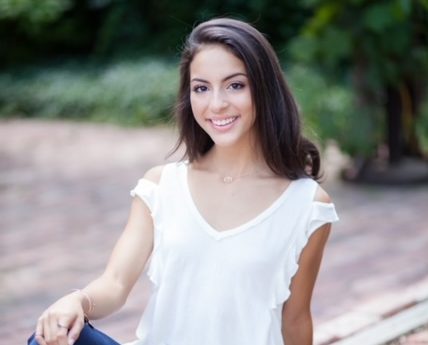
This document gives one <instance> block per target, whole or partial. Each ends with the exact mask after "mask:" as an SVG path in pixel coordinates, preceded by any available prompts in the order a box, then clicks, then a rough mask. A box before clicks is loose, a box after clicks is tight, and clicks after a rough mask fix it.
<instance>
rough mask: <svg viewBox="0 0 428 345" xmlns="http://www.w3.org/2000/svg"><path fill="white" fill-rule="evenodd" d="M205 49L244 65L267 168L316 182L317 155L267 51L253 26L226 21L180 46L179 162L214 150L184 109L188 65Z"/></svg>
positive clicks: (199, 30) (206, 26) (204, 27)
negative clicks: (228, 55)
mask: <svg viewBox="0 0 428 345" xmlns="http://www.w3.org/2000/svg"><path fill="white" fill-rule="evenodd" d="M206 44H218V45H221V46H223V47H225V48H226V49H227V50H228V51H230V52H231V53H232V54H234V55H235V56H236V57H237V58H239V59H240V60H241V61H242V62H243V63H244V65H245V68H246V71H247V75H248V79H249V84H250V90H251V95H252V99H253V102H254V105H255V130H256V133H257V136H258V141H259V144H260V145H261V150H262V153H263V156H264V159H265V161H266V164H267V165H268V166H269V168H270V169H271V170H272V171H273V172H274V173H275V174H277V175H279V176H284V177H287V178H289V179H291V180H295V179H298V178H300V177H304V176H307V177H311V178H314V179H319V177H320V176H319V173H320V154H319V151H318V149H317V147H316V146H315V145H314V144H313V143H312V142H311V141H309V140H308V139H306V138H304V137H303V136H302V134H301V121H300V116H299V111H298V107H297V104H296V102H295V100H294V97H293V95H292V94H291V92H290V89H289V87H288V85H287V83H286V81H285V79H284V76H283V73H282V70H281V66H280V63H279V60H278V58H277V56H276V54H275V52H274V50H273V48H272V46H271V45H270V43H269V42H268V41H267V39H266V38H265V37H264V36H263V35H262V34H261V33H260V32H259V31H258V30H257V29H255V28H254V27H253V26H251V25H250V24H248V23H245V22H243V21H240V20H235V19H230V18H216V19H211V20H209V21H206V22H203V23H201V24H199V25H197V26H196V27H195V28H194V29H193V31H192V32H191V33H190V35H189V36H188V37H187V40H186V42H185V44H184V47H183V50H182V55H181V62H180V84H179V91H178V98H177V103H176V107H175V117H176V121H177V125H178V130H179V138H178V141H177V145H176V148H175V151H176V150H177V149H178V148H179V147H180V146H181V145H182V144H184V145H185V157H186V158H187V159H188V160H189V161H190V162H192V161H194V160H195V159H198V158H199V157H201V156H203V155H204V154H205V153H206V152H207V151H208V150H209V149H210V148H211V147H212V146H213V145H214V143H213V141H212V140H211V138H210V137H209V135H208V134H207V133H206V132H205V131H204V130H203V129H202V128H201V127H200V126H199V125H198V123H197V122H196V120H195V118H194V116H193V112H192V108H191V104H190V65H191V63H192V60H193V58H194V56H195V55H196V54H197V53H198V52H199V51H200V49H201V48H202V47H203V45H206Z"/></svg>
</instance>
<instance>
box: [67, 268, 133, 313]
mask: <svg viewBox="0 0 428 345" xmlns="http://www.w3.org/2000/svg"><path fill="white" fill-rule="evenodd" d="M128 290H129V289H127V288H125V287H124V286H123V285H122V284H120V283H119V282H118V281H115V280H114V279H112V278H111V277H109V276H107V275H105V274H104V275H102V276H100V277H99V278H97V279H95V280H94V281H92V282H91V283H89V284H88V285H87V286H86V287H85V288H83V289H82V290H81V291H76V292H75V293H76V294H78V297H79V299H80V302H81V304H82V307H83V310H84V311H85V315H86V316H87V317H88V318H89V319H92V320H94V319H101V318H103V317H105V316H108V315H110V314H111V313H113V312H114V311H116V310H118V309H120V308H121V307H122V306H123V305H124V304H125V302H126V299H127V297H128V294H129V291H128Z"/></svg>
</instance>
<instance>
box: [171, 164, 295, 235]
mask: <svg viewBox="0 0 428 345" xmlns="http://www.w3.org/2000/svg"><path fill="white" fill-rule="evenodd" d="M180 167H181V173H180V183H181V185H182V187H183V190H184V194H185V198H186V201H187V203H188V204H189V207H190V210H191V211H192V213H193V215H194V216H195V217H196V219H197V220H198V222H199V223H200V225H201V226H202V228H203V229H204V230H205V231H206V232H207V233H208V234H209V235H211V236H212V237H214V238H215V239H222V238H226V237H229V236H232V235H237V234H239V233H241V232H244V231H246V230H247V229H249V228H251V227H252V226H254V225H255V224H257V223H259V222H261V221H262V220H264V219H265V218H266V217H268V216H269V215H270V214H272V213H273V212H274V211H275V210H276V209H277V208H278V207H279V206H280V205H281V204H282V203H283V202H284V200H285V199H286V198H288V196H289V194H290V193H291V191H292V189H293V188H294V186H295V184H296V181H297V180H292V181H290V183H289V184H288V185H287V187H285V189H284V190H283V191H282V193H281V194H280V195H279V196H278V197H277V198H276V199H275V200H274V201H273V202H272V203H271V204H270V205H269V206H268V207H267V208H265V209H264V210H262V211H261V212H259V213H258V214H257V215H256V216H254V217H252V218H251V219H249V220H248V221H245V222H244V223H242V224H240V225H237V226H234V227H231V228H228V229H226V230H217V229H216V228H214V227H213V226H212V225H211V224H210V223H209V222H208V221H207V220H206V219H205V217H204V216H203V215H202V213H201V212H200V211H199V208H198V206H197V205H196V203H195V200H194V199H193V196H192V193H191V191H190V185H189V180H188V171H189V163H188V162H183V163H182V164H179V168H180Z"/></svg>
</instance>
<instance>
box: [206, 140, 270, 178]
mask: <svg viewBox="0 0 428 345" xmlns="http://www.w3.org/2000/svg"><path fill="white" fill-rule="evenodd" d="M199 162H200V168H202V169H206V170H209V171H211V172H214V173H218V174H220V175H222V176H233V177H235V176H243V175H259V174H262V175H266V173H269V172H270V169H269V168H268V166H267V164H266V162H265V160H264V158H263V155H262V153H261V152H260V149H257V148H255V147H251V146H248V145H247V146H246V147H245V149H242V148H238V147H236V146H234V147H219V146H216V145H214V146H213V147H212V149H211V150H210V151H209V152H207V154H206V155H205V156H204V157H203V158H202V159H201V160H200V161H199Z"/></svg>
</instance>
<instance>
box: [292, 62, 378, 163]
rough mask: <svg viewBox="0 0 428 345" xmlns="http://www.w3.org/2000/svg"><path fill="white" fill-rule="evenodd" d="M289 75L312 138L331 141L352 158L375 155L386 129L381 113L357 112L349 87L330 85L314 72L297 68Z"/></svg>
mask: <svg viewBox="0 0 428 345" xmlns="http://www.w3.org/2000/svg"><path fill="white" fill-rule="evenodd" d="M286 75H287V78H288V80H289V83H290V86H291V88H292V90H293V93H294V95H295V96H296V98H297V101H298V103H299V106H300V108H301V112H302V115H303V120H304V125H305V131H306V134H307V135H308V136H309V137H312V138H314V139H315V140H317V141H318V142H321V143H324V142H325V139H328V138H332V139H334V140H336V141H337V142H338V143H340V145H341V148H342V150H344V151H345V152H348V153H349V154H351V155H361V154H369V153H370V152H372V151H373V149H374V148H375V147H376V143H377V142H378V141H379V137H380V135H381V129H382V127H383V124H382V123H381V122H380V121H379V120H377V119H379V114H378V112H379V109H365V110H364V111H362V110H361V109H357V108H356V107H355V98H354V93H353V90H352V89H351V88H350V87H345V86H344V85H341V84H339V83H332V82H329V81H328V80H327V79H326V78H325V77H324V76H323V75H322V74H320V73H319V72H317V71H316V70H315V69H313V68H309V67H307V66H306V67H305V66H303V65H297V66H294V67H293V68H291V69H290V71H288V72H287V73H286Z"/></svg>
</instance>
